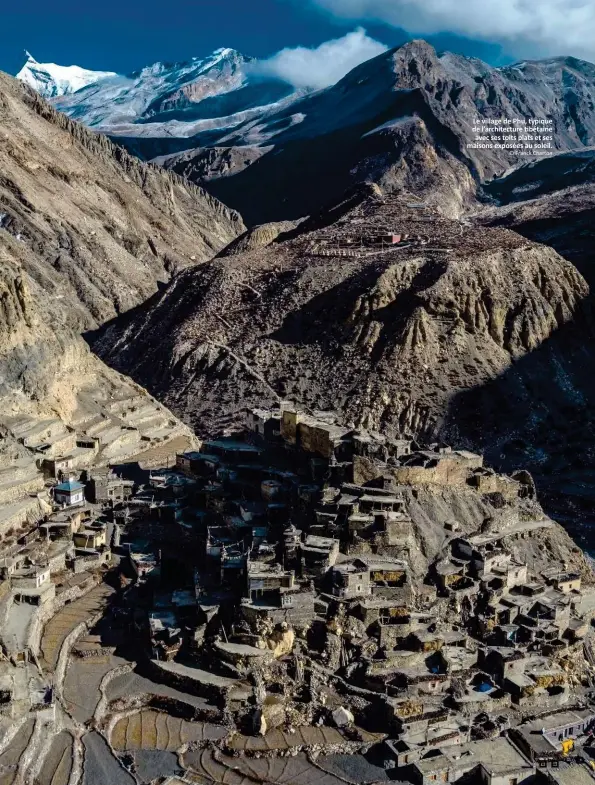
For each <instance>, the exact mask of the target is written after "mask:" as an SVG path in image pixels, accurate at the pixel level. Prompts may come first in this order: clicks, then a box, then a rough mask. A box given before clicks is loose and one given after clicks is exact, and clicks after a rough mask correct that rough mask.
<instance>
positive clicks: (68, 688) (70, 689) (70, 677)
mask: <svg viewBox="0 0 595 785" xmlns="http://www.w3.org/2000/svg"><path fill="white" fill-rule="evenodd" d="M125 662H126V661H125V660H123V659H121V658H120V657H115V656H114V655H113V654H109V655H106V656H104V657H87V658H80V657H72V658H71V660H70V662H69V663H68V668H67V670H66V677H65V679H64V688H63V694H64V698H65V700H66V708H67V709H68V711H69V712H70V713H71V714H72V715H73V716H74V717H75V718H76V719H77V720H78V721H79V722H87V720H90V719H91V717H92V716H93V714H94V713H95V709H96V707H97V703H98V702H99V698H100V694H99V685H100V684H101V680H102V679H103V677H104V676H105V674H106V673H108V672H109V671H110V670H113V669H114V668H116V667H118V665H122V664H124V663H125Z"/></svg>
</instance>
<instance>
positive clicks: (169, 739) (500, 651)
mask: <svg viewBox="0 0 595 785" xmlns="http://www.w3.org/2000/svg"><path fill="white" fill-rule="evenodd" d="M125 410H126V406H125V405H124V404H123V405H122V406H121V407H120V411H119V415H120V416H124V414H125ZM129 410H130V411H133V410H134V407H129ZM137 414H138V412H137ZM137 419H138V418H137ZM140 419H141V420H142V418H140ZM19 428H20V430H19ZM59 430H60V429H58V431H59ZM58 431H56V429H55V427H54V424H52V422H47V423H42V425H41V426H40V425H36V426H35V427H34V428H32V427H31V425H30V424H28V423H27V422H23V423H20V424H19V423H13V424H12V431H11V433H12V436H13V437H14V438H15V439H17V440H18V442H19V444H20V445H21V447H22V457H21V458H20V460H19V461H17V462H16V463H14V464H13V465H12V466H11V467H10V468H9V469H3V470H0V504H1V505H2V506H1V507H0V524H1V526H0V529H1V532H2V537H1V540H0V568H1V582H0V641H1V654H0V749H1V754H0V783H1V785H12V783H15V784H17V783H30V784H31V785H33V784H36V785H74V784H75V783H80V782H82V783H84V784H85V785H107V783H110V785H120V783H123V784H124V785H134V784H135V783H136V785H142V784H143V783H169V784H170V785H180V784H181V783H195V784H196V785H211V783H221V784H222V785H264V783H282V784H284V785H346V784H347V785H355V784H356V783H358V784H361V783H367V784H368V785H371V783H384V782H389V781H391V782H397V783H413V784H414V785H429V783H440V782H449V783H454V782H456V783H471V784H474V783H478V784H479V783H482V784H484V785H524V784H525V783H546V784H547V783H553V784H555V783H558V784H559V785H582V783H592V782H593V781H594V779H593V777H594V775H593V771H594V769H595V738H594V736H593V732H594V730H595V647H594V646H593V639H594V632H595V627H594V619H595V574H594V572H593V569H592V566H591V563H590V561H589V558H588V557H587V556H586V555H585V554H583V552H582V551H581V550H580V549H579V548H578V547H577V546H576V545H575V544H574V542H573V541H572V539H571V538H570V537H569V535H568V534H567V533H566V532H565V530H564V529H563V528H562V527H561V526H560V525H559V524H557V523H555V522H554V521H552V520H550V519H549V518H547V517H546V516H545V514H544V512H543V510H542V508H541V507H540V504H539V500H538V499H537V498H536V491H535V486H534V484H533V481H532V478H531V476H530V474H529V473H527V472H525V471H518V472H516V473H515V474H513V475H512V476H504V475H499V474H496V473H495V472H494V471H492V470H490V469H489V468H488V467H486V466H484V462H483V458H482V456H481V455H477V454H474V453H470V452H466V451H462V450H456V449H454V448H452V447H450V446H448V445H446V444H429V445H428V444H418V443H415V442H413V441H410V440H391V439H388V438H385V437H384V436H383V435H382V434H378V433H370V432H366V431H362V430H355V429H353V428H349V427H346V426H345V425H343V424H341V422H339V421H338V419H337V418H336V417H335V416H334V415H333V413H330V412H314V411H305V410H302V409H300V408H299V407H298V406H296V405H295V404H292V403H290V402H285V403H282V404H281V406H280V408H279V409H278V410H264V409H256V410H249V411H246V413H245V422H244V428H243V430H241V431H236V432H234V433H228V434H225V435H222V436H221V437H220V438H218V439H213V440H212V441H204V442H202V443H201V442H200V440H198V439H196V438H195V437H194V436H193V435H192V434H190V432H188V433H184V434H179V433H173V434H170V436H171V438H170V439H169V441H168V440H167V439H166V440H164V441H162V443H161V444H160V446H159V448H158V449H153V450H152V451H151V450H148V451H145V452H144V453H142V452H140V451H138V450H137V454H134V449H136V447H134V445H133V454H130V455H126V454H125V453H123V452H116V453H113V454H112V456H111V457H110V453H109V452H107V453H106V452H105V451H103V452H102V450H101V449H100V446H101V439H100V438H99V437H98V436H97V435H95V436H94V435H93V433H92V432H90V431H88V432H87V433H86V434H84V435H81V434H78V435H77V434H73V433H62V432H61V431H60V432H58ZM129 452H130V451H129ZM114 456H115V457H114Z"/></svg>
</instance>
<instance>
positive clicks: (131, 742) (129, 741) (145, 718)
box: [111, 709, 227, 752]
mask: <svg viewBox="0 0 595 785" xmlns="http://www.w3.org/2000/svg"><path fill="white" fill-rule="evenodd" d="M226 734H227V731H226V730H225V728H221V727H219V726H217V725H211V724H209V723H205V722H188V721H187V720H182V719H180V718H178V717H171V716H170V715H169V714H165V713H164V712H161V711H155V710H154V709H142V710H141V711H139V712H137V713H136V714H132V715H131V716H129V717H124V718H122V719H121V720H118V722H117V723H116V725H115V727H114V729H113V731H112V737H111V743H112V746H113V747H114V749H116V750H119V751H124V750H127V751H129V752H134V751H135V750H166V751H168V752H175V751H176V750H177V749H179V748H180V747H181V746H182V745H183V744H187V743H191V742H200V741H209V740H211V741H214V740H216V739H221V738H223V737H224V736H225V735H226Z"/></svg>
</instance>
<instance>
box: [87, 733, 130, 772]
mask: <svg viewBox="0 0 595 785" xmlns="http://www.w3.org/2000/svg"><path fill="white" fill-rule="evenodd" d="M83 745H84V747H85V759H84V764H83V782H82V785H136V782H135V780H134V778H133V777H132V775H131V774H129V773H128V772H127V771H124V769H123V768H122V766H121V765H120V764H119V763H118V761H117V760H116V758H115V757H114V756H113V754H112V751H111V750H110V748H109V747H108V745H107V743H106V741H105V739H104V738H103V736H100V735H99V733H97V732H96V731H91V732H90V733H87V734H86V735H85V736H83Z"/></svg>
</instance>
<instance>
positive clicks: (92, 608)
mask: <svg viewBox="0 0 595 785" xmlns="http://www.w3.org/2000/svg"><path fill="white" fill-rule="evenodd" d="M113 593H114V589H112V588H111V586H108V585H107V584H105V583H100V584H99V586H95V588H93V589H91V591H90V592H88V593H87V594H85V596H84V597H81V598H80V600H74V601H73V602H71V603H69V604H68V605H65V606H64V607H63V608H62V609H61V610H59V611H58V613H56V615H55V616H53V617H52V618H51V619H50V620H49V621H48V623H47V624H46V626H45V630H44V631H43V637H42V639H41V652H42V655H43V659H44V661H45V663H46V665H47V666H48V667H49V668H50V669H51V670H54V668H55V667H56V664H57V662H58V657H59V655H60V649H61V648H62V644H63V643H64V641H65V639H66V637H67V636H68V635H69V634H70V633H71V632H72V631H73V630H74V628H75V627H77V626H78V625H79V624H80V623H81V622H83V621H87V620H88V619H90V618H92V617H93V616H95V615H96V614H98V613H100V612H101V611H102V610H103V609H104V608H105V607H106V605H107V602H108V600H109V598H110V597H111V595H112V594H113Z"/></svg>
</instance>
